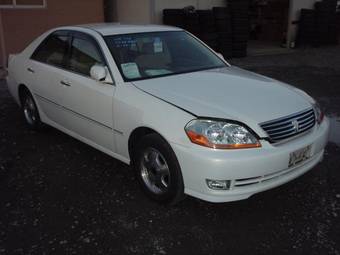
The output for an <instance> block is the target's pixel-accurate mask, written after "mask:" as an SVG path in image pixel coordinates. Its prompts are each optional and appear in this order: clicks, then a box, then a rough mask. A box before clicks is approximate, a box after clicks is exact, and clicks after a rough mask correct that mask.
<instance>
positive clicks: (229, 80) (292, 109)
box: [133, 67, 312, 125]
mask: <svg viewBox="0 0 340 255" xmlns="http://www.w3.org/2000/svg"><path fill="white" fill-rule="evenodd" d="M133 83H134V85H135V86H136V87H137V88H139V89H141V90H143V91H145V92H147V93H149V94H151V95H154V96H156V97H158V98H160V99H162V100H164V101H167V102H169V103H171V104H174V105H176V106H178V107H180V108H182V109H184V110H186V111H189V112H191V113H193V114H194V115H196V116H200V117H212V118H222V119H233V120H237V121H241V122H245V123H247V124H249V122H252V123H253V124H255V123H256V125H257V124H258V123H261V122H265V121H269V120H273V119H276V118H280V117H283V116H287V115H290V114H292V113H296V112H299V111H302V110H305V109H307V108H308V107H311V100H312V99H311V98H309V97H308V96H307V94H304V93H303V92H302V91H300V92H299V90H297V89H296V88H294V87H292V86H290V85H287V84H284V83H281V82H279V81H276V80H273V79H270V78H267V77H264V76H262V75H258V74H255V73H252V72H249V71H245V70H242V69H240V68H237V67H226V68H218V69H213V70H206V71H199V72H193V73H186V74H179V75H173V76H166V77H160V78H154V79H148V80H141V81H135V82H133Z"/></svg>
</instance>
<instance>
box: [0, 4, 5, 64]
mask: <svg viewBox="0 0 340 255" xmlns="http://www.w3.org/2000/svg"><path fill="white" fill-rule="evenodd" d="M0 46H1V49H0V51H1V55H2V59H1V63H0V69H1V68H6V58H7V56H6V55H7V54H6V48H5V34H4V28H3V24H2V11H1V10H0Z"/></svg>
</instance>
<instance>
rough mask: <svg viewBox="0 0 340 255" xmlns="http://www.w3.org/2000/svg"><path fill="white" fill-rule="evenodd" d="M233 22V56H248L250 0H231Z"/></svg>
mask: <svg viewBox="0 0 340 255" xmlns="http://www.w3.org/2000/svg"><path fill="white" fill-rule="evenodd" d="M229 6H230V13H231V22H232V49H233V57H245V56H247V46H248V38H249V1H248V0H229Z"/></svg>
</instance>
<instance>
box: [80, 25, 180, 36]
mask: <svg viewBox="0 0 340 255" xmlns="http://www.w3.org/2000/svg"><path fill="white" fill-rule="evenodd" d="M77 27H82V28H88V29H91V30H95V31H97V32H98V33H100V34H102V35H104V36H106V35H119V34H133V33H144V32H163V31H181V30H182V29H181V28H178V27H170V26H164V25H151V24H145V25H132V24H121V23H94V24H84V25H78V26H77Z"/></svg>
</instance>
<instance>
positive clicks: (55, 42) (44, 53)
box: [32, 34, 69, 67]
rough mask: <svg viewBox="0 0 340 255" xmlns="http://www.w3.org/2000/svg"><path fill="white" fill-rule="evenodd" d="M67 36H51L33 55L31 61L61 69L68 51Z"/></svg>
mask: <svg viewBox="0 0 340 255" xmlns="http://www.w3.org/2000/svg"><path fill="white" fill-rule="evenodd" d="M68 41H69V40H68V36H67V35H58V34H52V35H51V36H49V37H48V38H47V39H46V40H45V41H43V42H42V44H41V45H40V46H39V47H38V48H37V50H36V51H35V52H34V53H33V55H32V59H34V60H36V61H39V62H43V63H46V64H50V65H54V66H58V67H62V66H63V65H64V60H65V55H66V52H67V49H68Z"/></svg>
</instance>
